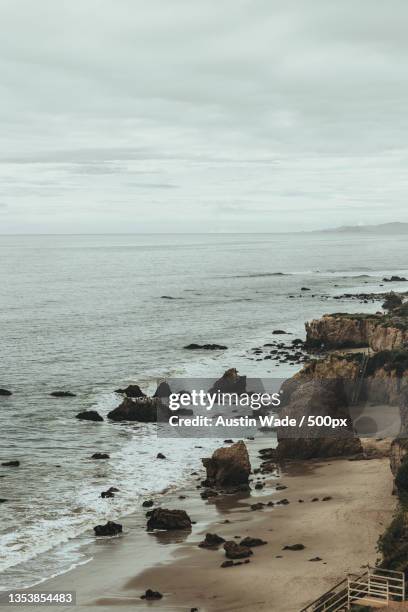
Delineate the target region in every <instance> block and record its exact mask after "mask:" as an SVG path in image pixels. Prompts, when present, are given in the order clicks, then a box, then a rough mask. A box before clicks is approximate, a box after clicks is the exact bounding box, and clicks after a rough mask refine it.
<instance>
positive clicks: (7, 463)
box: [1, 460, 20, 467]
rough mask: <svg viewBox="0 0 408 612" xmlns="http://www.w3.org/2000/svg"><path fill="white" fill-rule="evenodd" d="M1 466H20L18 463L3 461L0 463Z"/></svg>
mask: <svg viewBox="0 0 408 612" xmlns="http://www.w3.org/2000/svg"><path fill="white" fill-rule="evenodd" d="M1 465H3V466H4V467H18V466H19V465H20V462H19V461H16V460H13V461H5V462H4V463H2V464H1Z"/></svg>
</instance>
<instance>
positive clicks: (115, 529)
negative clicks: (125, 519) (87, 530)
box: [94, 521, 122, 536]
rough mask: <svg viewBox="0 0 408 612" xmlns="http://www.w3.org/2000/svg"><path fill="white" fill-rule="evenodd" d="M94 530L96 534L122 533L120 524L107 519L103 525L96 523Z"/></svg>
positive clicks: (112, 534) (110, 534)
mask: <svg viewBox="0 0 408 612" xmlns="http://www.w3.org/2000/svg"><path fill="white" fill-rule="evenodd" d="M94 532H95V535H96V536H115V535H118V533H122V525H121V524H120V523H114V522H113V521H108V522H107V523H106V524H105V525H96V527H94Z"/></svg>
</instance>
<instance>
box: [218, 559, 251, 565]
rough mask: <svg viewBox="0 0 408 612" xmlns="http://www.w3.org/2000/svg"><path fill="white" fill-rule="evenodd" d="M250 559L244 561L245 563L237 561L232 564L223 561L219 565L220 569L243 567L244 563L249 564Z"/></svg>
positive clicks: (231, 562)
mask: <svg viewBox="0 0 408 612" xmlns="http://www.w3.org/2000/svg"><path fill="white" fill-rule="evenodd" d="M249 562H250V559H245V561H237V562H236V563H234V562H233V561H224V562H223V563H221V565H220V567H236V566H237V565H244V564H245V563H249Z"/></svg>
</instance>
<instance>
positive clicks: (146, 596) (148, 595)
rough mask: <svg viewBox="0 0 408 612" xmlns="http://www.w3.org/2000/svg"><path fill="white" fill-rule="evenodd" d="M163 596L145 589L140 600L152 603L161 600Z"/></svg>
mask: <svg viewBox="0 0 408 612" xmlns="http://www.w3.org/2000/svg"><path fill="white" fill-rule="evenodd" d="M162 597H163V595H162V594H161V593H159V591H152V589H147V591H146V592H145V594H144V595H142V596H141V598H140V599H146V600H147V601H153V600H154V599H161V598H162Z"/></svg>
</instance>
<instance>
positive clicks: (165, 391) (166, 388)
mask: <svg viewBox="0 0 408 612" xmlns="http://www.w3.org/2000/svg"><path fill="white" fill-rule="evenodd" d="M170 395H171V389H170V385H169V384H168V383H167V382H165V381H163V382H161V383H160V384H159V386H158V387H157V389H156V391H155V393H154V395H153V397H163V398H166V399H167V398H168V397H170Z"/></svg>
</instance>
